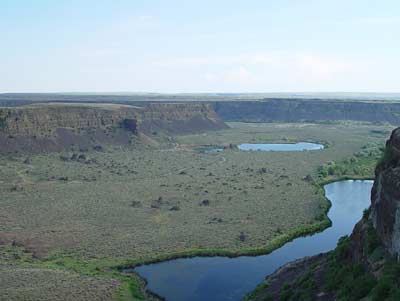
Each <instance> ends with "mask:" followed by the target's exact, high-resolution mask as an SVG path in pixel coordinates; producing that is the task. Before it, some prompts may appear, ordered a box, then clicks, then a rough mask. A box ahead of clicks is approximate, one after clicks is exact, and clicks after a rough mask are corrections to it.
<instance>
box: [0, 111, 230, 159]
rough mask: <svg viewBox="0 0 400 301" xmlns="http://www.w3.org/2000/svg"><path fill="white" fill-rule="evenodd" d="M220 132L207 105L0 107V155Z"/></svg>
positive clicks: (222, 126) (214, 115)
mask: <svg viewBox="0 0 400 301" xmlns="http://www.w3.org/2000/svg"><path fill="white" fill-rule="evenodd" d="M226 127H227V126H226V125H225V124H224V123H223V122H222V121H221V120H220V119H219V118H218V117H217V115H216V113H215V112H214V111H213V109H212V106H211V105H208V104H196V103H193V104H192V103H187V104H183V103H180V104H174V103H168V104H151V105H148V106H146V107H134V106H127V105H114V104H112V105H107V104H102V105H94V104H90V105H88V104H86V105H85V104H46V105H43V104H38V105H31V106H22V107H15V108H0V152H2V153H4V152H16V151H36V152H40V151H46V150H48V151H57V150H61V149H63V148H66V147H70V146H71V145H77V146H82V147H88V146H90V145H91V144H96V143H100V144H101V143H110V144H129V141H130V135H132V134H137V133H144V134H148V133H154V132H163V133H166V134H168V135H171V134H182V133H193V132H201V131H206V130H218V129H223V128H226Z"/></svg>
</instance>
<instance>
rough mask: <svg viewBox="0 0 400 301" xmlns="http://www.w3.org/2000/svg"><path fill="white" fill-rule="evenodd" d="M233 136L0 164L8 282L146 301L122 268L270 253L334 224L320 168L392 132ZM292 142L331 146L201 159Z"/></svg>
mask: <svg viewBox="0 0 400 301" xmlns="http://www.w3.org/2000/svg"><path fill="white" fill-rule="evenodd" d="M230 126H231V129H229V130H224V131H219V132H209V133H206V134H199V135H188V136H178V137H174V138H172V139H174V140H173V141H174V146H173V147H168V148H159V149H154V148H146V147H144V146H137V147H132V148H119V147H113V148H111V147H110V148H105V149H103V150H99V151H90V152H84V151H75V152H72V151H71V152H66V153H63V154H57V153H53V154H47V155H35V156H29V157H27V156H23V157H2V158H0V165H1V167H2V168H1V170H0V193H1V203H0V205H1V211H0V242H1V243H0V244H1V253H0V254H1V261H0V267H1V271H2V273H1V275H2V277H6V278H8V277H9V278H10V279H16V280H15V281H13V283H14V284H15V285H16V287H17V288H21V289H16V290H13V291H16V292H20V293H21V294H24V292H26V287H25V286H24V283H25V282H26V279H24V278H23V277H22V278H21V277H18V273H22V271H23V272H24V273H25V274H26V275H30V274H32V277H37V279H43V280H41V282H45V283H49V287H53V288H54V287H57V288H58V287H60V291H61V292H63V287H62V286H60V285H58V284H57V283H63V284H65V285H66V284H67V283H70V284H69V285H70V288H69V289H70V290H71V291H73V292H80V291H82V290H84V291H85V292H86V294H90V298H91V299H93V300H96V299H98V300H101V298H102V297H101V296H107V298H106V299H109V298H110V296H112V297H115V298H120V299H124V298H128V299H129V297H130V295H131V294H132V293H133V294H136V296H137V297H138V298H140V295H141V293H140V285H138V283H137V281H136V280H132V279H130V278H128V277H127V276H122V275H119V274H118V273H117V272H116V271H115V270H114V269H112V267H115V266H121V265H125V264H128V263H131V264H135V263H141V262H146V261H151V260H157V259H160V258H168V257H173V256H176V254H182V255H194V254H229V255H237V254H240V253H253V254H255V253H257V252H260V251H263V252H265V251H266V250H270V249H271V248H273V247H276V246H277V245H279V244H280V243H282V242H284V241H285V240H287V239H288V238H290V237H291V236H293V235H299V234H302V233H306V232H307V231H309V230H310V229H314V230H315V229H317V228H318V225H321V223H323V222H324V221H325V216H324V213H325V211H326V208H327V201H326V200H325V199H324V197H323V195H322V194H321V190H320V188H319V187H318V186H317V185H315V183H316V182H318V179H321V166H326V165H327V164H328V165H329V164H332V162H337V163H338V164H339V163H340V164H342V163H341V162H345V160H346V159H347V158H350V157H352V156H354V155H355V154H356V153H358V152H360V151H362V149H363V147H366V146H368V145H369V146H371V145H377V146H378V145H383V142H384V140H385V139H386V138H387V134H388V133H389V130H391V127H388V126H384V125H380V126H378V125H368V124H355V123H352V124H330V125H321V124H319V125H316V124H241V123H232V124H230ZM152 138H154V139H157V137H152ZM294 141H315V142H322V143H324V144H325V145H326V146H327V147H326V149H325V150H324V151H305V152H290V153H288V152H242V151H238V150H234V149H228V150H226V151H224V152H221V153H214V154H205V153H200V152H198V151H195V149H197V148H198V147H202V146H206V145H227V144H229V143H233V144H238V143H245V142H258V143H263V142H265V143H268V142H294ZM161 145H163V144H162V143H161ZM371 160H372V159H371ZM352 163H354V162H352ZM335 166H336V165H335ZM365 174H366V175H368V171H365ZM342 175H343V174H341V175H339V174H335V173H334V172H333V173H332V174H331V175H330V176H331V177H334V176H342ZM370 176H372V174H371V175H370ZM316 225H317V227H316ZM60 271H61V272H60ZM37 273H39V274H37ZM54 275H57V276H54ZM79 277H83V278H82V279H84V280H82V279H81V278H79ZM19 278H21V279H22V280H23V281H22V280H21V281H20V282H21V283H19V281H18V279H19ZM58 279H59V280H58ZM0 283H5V282H3V281H1V282H0ZM7 283H8V282H7ZM74 283H76V285H75V284H74ZM90 287H91V288H93V289H90ZM3 289H5V288H3V287H0V291H2V290H3ZM54 290H56V291H58V289H54ZM51 291H52V290H50V294H51ZM99 292H104V293H99ZM41 293H43V292H41ZM46 296H47V295H45V296H42V295H41V297H42V298H41V299H46V298H47V297H48V296H47V297H46ZM50 296H51V295H50ZM85 296H89V295H85ZM13 297H15V298H16V299H18V296H13ZM0 298H1V297H0ZM50 299H51V298H50Z"/></svg>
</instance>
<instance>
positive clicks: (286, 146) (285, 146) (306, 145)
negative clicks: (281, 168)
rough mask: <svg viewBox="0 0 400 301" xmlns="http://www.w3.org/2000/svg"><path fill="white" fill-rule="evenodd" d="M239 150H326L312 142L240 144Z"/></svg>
mask: <svg viewBox="0 0 400 301" xmlns="http://www.w3.org/2000/svg"><path fill="white" fill-rule="evenodd" d="M238 148H239V149H240V150H243V151H281V152H282V151H283V152H296V151H305V150H321V149H324V146H323V145H322V144H316V143H310V142H298V143H261V144H256V143H243V144H239V145H238Z"/></svg>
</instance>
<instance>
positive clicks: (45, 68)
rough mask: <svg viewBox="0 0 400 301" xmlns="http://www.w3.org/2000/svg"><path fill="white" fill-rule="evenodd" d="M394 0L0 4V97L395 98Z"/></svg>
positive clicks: (14, 0) (38, 0)
mask: <svg viewBox="0 0 400 301" xmlns="http://www.w3.org/2000/svg"><path fill="white" fill-rule="evenodd" d="M399 70H400V1H398V0H376V1H372V0H329V1H328V0H318V1H316V0H315V1H314V0H201V1H200V0H196V1H194V0H180V1H177V0H158V1H157V0H95V1H94V0H84V1H83V0H57V1H54V0H0V92H164V93H187V92H192V93H197V92H232V93H235V92H236V93H240V92H248V93H249V92H400V80H399V76H398V72H399Z"/></svg>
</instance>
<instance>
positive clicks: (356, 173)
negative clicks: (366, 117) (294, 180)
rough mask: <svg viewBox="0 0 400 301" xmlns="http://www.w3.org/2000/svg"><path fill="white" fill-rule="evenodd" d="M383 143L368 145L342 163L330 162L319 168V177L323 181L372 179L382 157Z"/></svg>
mask: <svg viewBox="0 0 400 301" xmlns="http://www.w3.org/2000/svg"><path fill="white" fill-rule="evenodd" d="M383 150H384V147H383V143H368V144H367V145H365V146H363V147H362V149H361V151H358V152H356V153H354V155H353V156H351V157H349V158H347V159H345V160H344V161H341V162H335V161H330V162H328V163H326V164H324V165H322V166H320V168H319V176H320V178H323V179H336V178H340V177H349V178H370V177H372V176H373V174H374V170H375V167H376V164H377V162H378V160H379V159H380V158H381V157H382V153H383Z"/></svg>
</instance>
